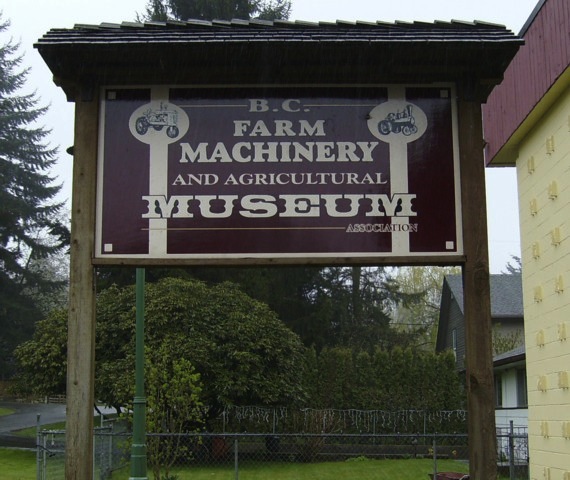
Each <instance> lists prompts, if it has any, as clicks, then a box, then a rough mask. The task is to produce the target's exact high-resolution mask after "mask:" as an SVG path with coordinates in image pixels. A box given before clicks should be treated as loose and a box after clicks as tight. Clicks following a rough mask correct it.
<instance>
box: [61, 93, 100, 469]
mask: <svg viewBox="0 0 570 480" xmlns="http://www.w3.org/2000/svg"><path fill="white" fill-rule="evenodd" d="M97 114H98V101H97V99H94V100H92V101H89V102H82V101H77V102H76V104H75V140H74V159H73V189H72V191H73V198H72V207H71V210H72V213H71V258H70V285H69V319H68V342H67V425H66V435H65V442H66V455H65V479H66V480H88V479H92V478H93V405H94V401H95V393H94V392H95V278H94V273H95V272H94V268H93V265H92V262H91V260H92V255H93V247H94V241H95V233H94V232H95V185H96V171H97V168H96V167H97V161H96V160H97V122H98V115H97Z"/></svg>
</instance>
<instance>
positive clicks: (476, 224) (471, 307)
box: [458, 100, 497, 480]
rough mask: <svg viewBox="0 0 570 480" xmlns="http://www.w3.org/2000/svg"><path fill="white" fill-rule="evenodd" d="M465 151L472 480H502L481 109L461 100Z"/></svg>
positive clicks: (465, 282)
mask: <svg viewBox="0 0 570 480" xmlns="http://www.w3.org/2000/svg"><path fill="white" fill-rule="evenodd" d="M458 113H459V148H460V169H461V197H462V204H463V241H464V249H465V258H466V260H465V264H464V266H463V292H464V305H463V309H464V312H465V343H466V346H465V348H466V358H465V363H466V368H467V372H466V377H467V378H466V382H467V403H468V432H469V474H470V477H471V479H472V480H496V478H497V461H496V452H497V449H496V431H495V402H494V382H493V359H492V344H491V293H490V286H489V249H488V244H487V212H486V198H485V164H484V158H483V132H482V125H481V105H480V102H479V101H477V100H474V101H466V100H460V101H459V112H458Z"/></svg>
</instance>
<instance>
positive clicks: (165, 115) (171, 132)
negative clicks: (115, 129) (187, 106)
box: [135, 103, 179, 138]
mask: <svg viewBox="0 0 570 480" xmlns="http://www.w3.org/2000/svg"><path fill="white" fill-rule="evenodd" d="M177 125H178V112H177V111H176V110H168V109H167V107H166V106H165V105H164V104H162V103H161V104H160V109H158V110H152V109H151V108H149V109H148V110H146V111H145V112H144V114H143V115H142V116H140V117H139V118H137V120H136V122H135V129H136V131H137V133H138V134H139V135H144V134H145V133H146V132H148V130H149V128H154V129H155V130H158V131H160V130H162V129H163V128H164V127H166V135H168V136H169V137H170V138H175V137H176V136H178V133H179V129H178V126H177Z"/></svg>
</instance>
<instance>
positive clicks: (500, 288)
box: [436, 274, 524, 371]
mask: <svg viewBox="0 0 570 480" xmlns="http://www.w3.org/2000/svg"><path fill="white" fill-rule="evenodd" d="M490 288H491V321H492V324H493V337H494V339H493V340H494V343H495V345H497V344H498V343H499V342H500V343H501V344H502V345H505V346H506V347H503V348H502V349H500V350H510V349H511V348H513V347H515V346H518V344H522V343H523V339H524V326H523V322H524V320H523V303H522V288H521V275H520V274H509V275H506V274H501V275H491V276H490ZM447 349H451V350H453V353H454V355H455V361H456V366H457V370H459V371H462V370H465V319H464V313H463V282H462V278H461V275H446V276H445V278H444V280H443V287H442V292H441V304H440V310H439V324H438V331H437V341H436V351H438V352H441V351H444V350H447Z"/></svg>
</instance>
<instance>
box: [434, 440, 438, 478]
mask: <svg viewBox="0 0 570 480" xmlns="http://www.w3.org/2000/svg"><path fill="white" fill-rule="evenodd" d="M437 477H438V475H437V443H436V440H435V437H433V480H437Z"/></svg>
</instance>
